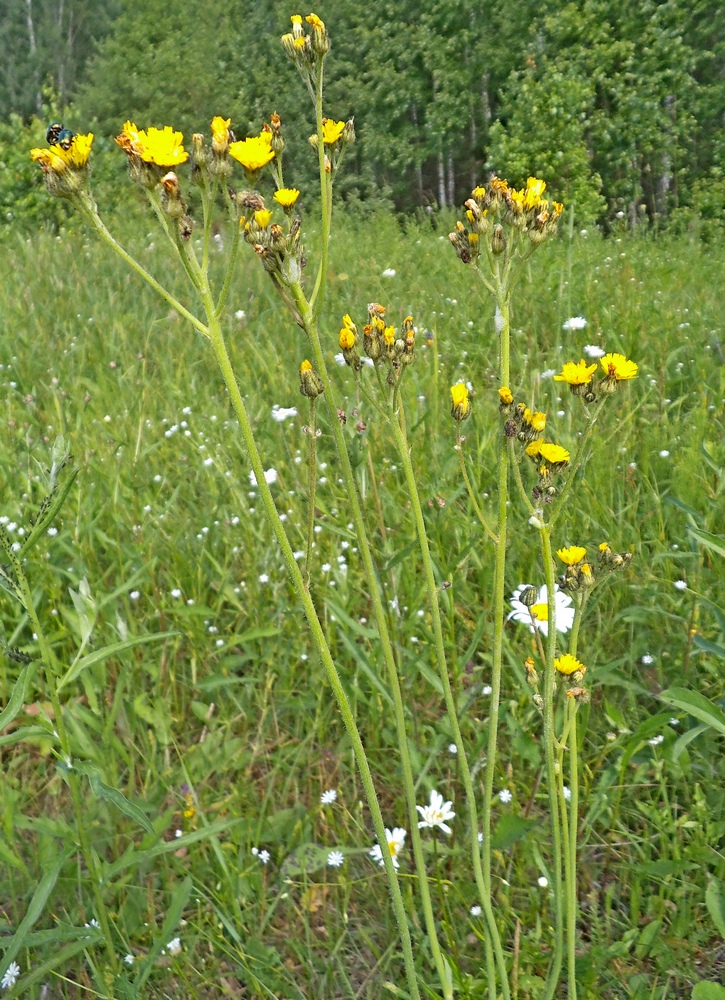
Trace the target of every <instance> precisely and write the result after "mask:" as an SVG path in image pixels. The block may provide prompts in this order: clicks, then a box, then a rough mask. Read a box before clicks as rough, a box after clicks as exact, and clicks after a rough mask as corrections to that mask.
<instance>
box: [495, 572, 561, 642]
mask: <svg viewBox="0 0 725 1000" xmlns="http://www.w3.org/2000/svg"><path fill="white" fill-rule="evenodd" d="M529 586H530V584H528V583H522V584H521V585H520V586H518V587H517V588H516V590H515V591H514V592H513V594H512V595H511V607H512V608H513V611H512V612H511V614H510V615H509V616H508V620H509V621H510V620H511V619H513V620H514V621H515V622H522V623H523V624H524V625H528V626H529V629H530V630H531V631H532V632H533V631H534V626H533V625H532V623H531V616H532V615H533V616H534V618H535V620H536V625H537V628H538V629H539V631H540V632H541V633H542V635H548V634H549V606H548V594H547V591H546V584H544V586H543V587H542V588H541V589H540V590H539V593H538V594H537V595H536V601H535V602H534V604H532V605H531V607H527V606H526V605H525V604H524V603H523V602H522V601H521V600H520V598H521V595H522V594H523V592H524V591H525V590H526V589H527V588H528V587H529ZM573 603H574V602H573V601H572V599H571V597H569V595H568V594H565V593H564V592H563V591H562V590H559V585H558V584H554V604H555V608H556V631H557V632H568V631H569V629H570V628H571V627H572V625H573V624H574V608H573V606H572V605H573Z"/></svg>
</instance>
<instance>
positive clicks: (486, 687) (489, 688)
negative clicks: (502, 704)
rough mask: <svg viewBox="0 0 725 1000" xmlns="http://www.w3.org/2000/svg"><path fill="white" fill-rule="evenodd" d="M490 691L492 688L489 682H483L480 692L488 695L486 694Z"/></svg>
mask: <svg viewBox="0 0 725 1000" xmlns="http://www.w3.org/2000/svg"><path fill="white" fill-rule="evenodd" d="M492 691H493V688H492V687H491V685H490V684H484V685H483V687H482V688H481V694H482V695H485V696H486V697H488V695H490V694H491V692H492Z"/></svg>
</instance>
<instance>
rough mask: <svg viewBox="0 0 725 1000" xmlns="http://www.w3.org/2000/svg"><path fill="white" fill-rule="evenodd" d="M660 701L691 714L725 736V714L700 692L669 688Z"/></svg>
mask: <svg viewBox="0 0 725 1000" xmlns="http://www.w3.org/2000/svg"><path fill="white" fill-rule="evenodd" d="M660 701H663V702H664V703H665V704H666V705H673V706H674V707H675V708H679V709H680V711H682V712H689V714H690V715H692V716H694V718H696V719H699V720H700V722H704V723H705V724H706V725H708V726H712V728H713V729H716V730H717V731H718V732H719V733H721V734H722V735H723V736H725V712H723V710H722V709H721V708H720V707H719V706H718V705H715V704H714V702H712V701H710V700H709V698H706V697H705V696H704V695H703V694H700V692H699V691H688V690H687V688H668V689H667V690H666V691H663V692H662V694H661V695H660Z"/></svg>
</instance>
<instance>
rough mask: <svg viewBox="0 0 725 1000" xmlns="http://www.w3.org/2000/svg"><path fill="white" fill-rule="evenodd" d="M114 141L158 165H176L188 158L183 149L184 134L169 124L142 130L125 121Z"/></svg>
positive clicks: (127, 151)
mask: <svg viewBox="0 0 725 1000" xmlns="http://www.w3.org/2000/svg"><path fill="white" fill-rule="evenodd" d="M116 142H117V143H118V145H119V146H120V147H121V149H123V150H124V152H126V153H129V154H133V155H135V156H138V157H139V158H140V159H142V160H143V161H144V163H155V164H156V166H158V167H167V168H169V167H177V166H179V164H181V163H186V161H187V160H188V159H189V154H188V153H187V152H186V150H185V149H184V136H183V135H182V133H181V132H176V131H175V130H174V129H173V128H171V126H170V125H165V126H164V128H149V129H146V130H143V129H137V128H136V126H135V125H134V123H133V122H126V124H125V125H124V126H123V131H122V132H121V134H120V135H119V136H117V137H116Z"/></svg>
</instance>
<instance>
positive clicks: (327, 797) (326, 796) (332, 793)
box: [320, 788, 337, 806]
mask: <svg viewBox="0 0 725 1000" xmlns="http://www.w3.org/2000/svg"><path fill="white" fill-rule="evenodd" d="M336 801H337V790H336V789H334V788H328V789H327V791H326V792H323V793H322V795H321V796H320V802H321V803H322V804H323V806H331V805H332V803H333V802H336Z"/></svg>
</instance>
